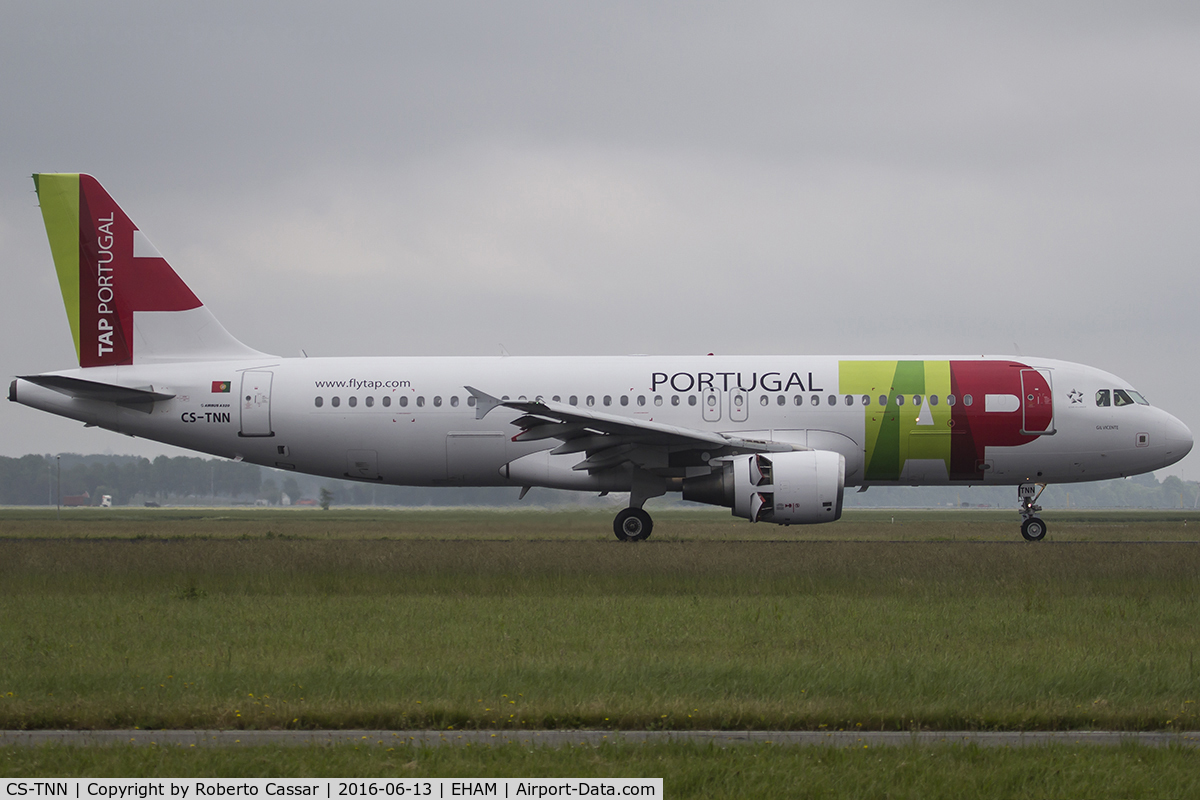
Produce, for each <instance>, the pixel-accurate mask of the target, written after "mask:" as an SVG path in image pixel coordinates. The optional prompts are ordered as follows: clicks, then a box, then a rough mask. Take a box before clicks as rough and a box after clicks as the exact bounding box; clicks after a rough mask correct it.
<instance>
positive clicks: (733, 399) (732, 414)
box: [729, 389, 750, 422]
mask: <svg viewBox="0 0 1200 800" xmlns="http://www.w3.org/2000/svg"><path fill="white" fill-rule="evenodd" d="M749 406H750V393H749V392H747V391H745V390H744V389H731V390H730V392H729V419H730V421H732V422H745V421H746V415H747V412H748V411H749Z"/></svg>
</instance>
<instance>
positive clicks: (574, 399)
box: [567, 395, 579, 406]
mask: <svg viewBox="0 0 1200 800" xmlns="http://www.w3.org/2000/svg"><path fill="white" fill-rule="evenodd" d="M567 402H569V403H570V404H571V405H573V406H577V405H579V397H577V396H576V395H571V397H570V399H569V400H568V401H567Z"/></svg>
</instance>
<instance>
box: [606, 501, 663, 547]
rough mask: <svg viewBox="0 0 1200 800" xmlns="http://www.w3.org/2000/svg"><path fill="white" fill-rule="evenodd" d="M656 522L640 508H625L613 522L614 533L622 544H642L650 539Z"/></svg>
mask: <svg viewBox="0 0 1200 800" xmlns="http://www.w3.org/2000/svg"><path fill="white" fill-rule="evenodd" d="M652 530H654V520H652V519H650V515H649V514H647V513H646V512H645V511H643V510H642V509H640V508H623V509H621V513H620V514H617V518H616V519H615V520H613V533H615V534H616V535H617V538H618V539H620V540H621V541H622V542H640V541H642V540H643V539H648V538H649V537H650V532H651V531H652Z"/></svg>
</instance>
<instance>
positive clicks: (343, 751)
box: [0, 742, 1200, 800]
mask: <svg viewBox="0 0 1200 800" xmlns="http://www.w3.org/2000/svg"><path fill="white" fill-rule="evenodd" d="M47 775H55V776H62V777H76V776H78V777H171V778H192V777H196V778H200V777H212V776H221V777H228V778H248V777H262V778H271V777H281V778H305V777H314V778H341V777H346V776H356V777H361V778H407V779H412V778H438V777H450V778H463V777H465V776H469V777H470V778H471V779H472V780H476V779H478V780H489V779H495V778H511V777H514V776H519V777H525V778H559V777H561V778H567V779H569V778H577V779H579V778H638V777H646V778H662V779H663V789H664V793H665V795H666V796H667V797H670V798H673V799H680V800H686V799H687V798H713V797H721V798H743V797H747V798H763V797H795V798H809V797H813V798H818V797H819V798H833V799H835V800H836V798H862V797H889V798H920V800H930V799H931V798H961V797H972V798H984V799H986V798H1011V797H1046V798H1057V797H1087V798H1093V800H1104V799H1105V798H1162V797H1180V798H1183V797H1196V796H1197V795H1200V753H1198V752H1197V750H1196V749H1194V748H1147V747H1139V746H1136V745H1125V746H1121V747H1115V748H1109V747H1070V746H1066V745H1053V746H1048V747H1033V748H1021V749H1004V748H995V749H991V748H979V747H973V746H959V745H947V746H936V747H883V748H844V749H835V748H826V747H778V746H771V745H758V746H739V747H730V748H727V749H721V748H718V747H712V746H703V745H692V744H679V743H672V744H645V745H627V744H611V745H602V746H600V747H565V748H522V747H519V746H516V745H503V746H499V747H432V748H423V749H422V748H411V747H406V746H403V745H400V746H394V747H392V746H388V745H386V744H385V745H383V746H380V745H377V744H375V743H374V742H372V743H369V744H364V745H363V746H360V747H352V746H335V747H310V748H292V747H247V748H240V747H239V748H176V747H87V748H75V747H62V746H48V747H36V748H34V747H9V748H0V776H3V777H5V778H25V777H44V776H47Z"/></svg>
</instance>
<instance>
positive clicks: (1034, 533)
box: [1021, 517, 1046, 542]
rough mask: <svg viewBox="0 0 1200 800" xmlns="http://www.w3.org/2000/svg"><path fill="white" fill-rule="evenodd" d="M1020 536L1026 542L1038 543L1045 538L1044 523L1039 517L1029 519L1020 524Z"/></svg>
mask: <svg viewBox="0 0 1200 800" xmlns="http://www.w3.org/2000/svg"><path fill="white" fill-rule="evenodd" d="M1021 535H1022V536H1024V537H1025V541H1027V542H1040V541H1041V540H1042V539H1045V538H1046V523H1045V522H1042V519H1041V517H1029V518H1028V519H1026V520H1025V521H1024V522H1022V523H1021Z"/></svg>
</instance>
